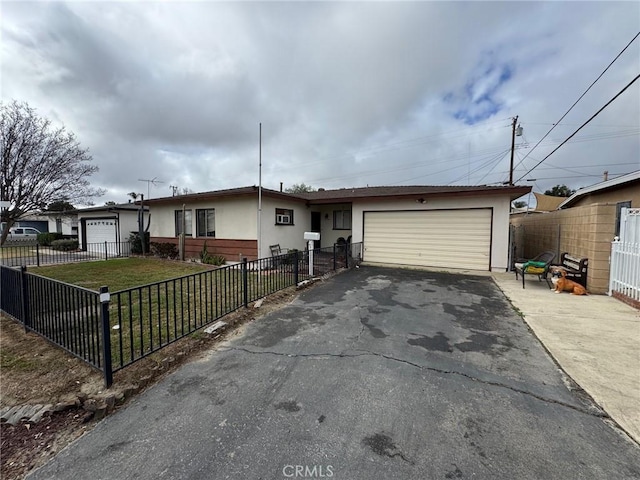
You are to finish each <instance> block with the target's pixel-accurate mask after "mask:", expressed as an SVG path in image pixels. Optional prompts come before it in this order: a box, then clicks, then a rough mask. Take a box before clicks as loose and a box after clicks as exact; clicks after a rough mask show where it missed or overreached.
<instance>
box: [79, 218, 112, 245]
mask: <svg viewBox="0 0 640 480" xmlns="http://www.w3.org/2000/svg"><path fill="white" fill-rule="evenodd" d="M85 225H86V231H87V243H88V244H90V243H104V242H115V241H116V221H115V219H87V221H86V224H85Z"/></svg>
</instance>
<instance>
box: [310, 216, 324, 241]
mask: <svg viewBox="0 0 640 480" xmlns="http://www.w3.org/2000/svg"><path fill="white" fill-rule="evenodd" d="M321 225H322V213H320V212H311V231H312V232H318V233H319V232H320V230H321ZM320 242H322V237H320V240H318V241H316V242H314V245H313V246H314V247H315V248H320Z"/></svg>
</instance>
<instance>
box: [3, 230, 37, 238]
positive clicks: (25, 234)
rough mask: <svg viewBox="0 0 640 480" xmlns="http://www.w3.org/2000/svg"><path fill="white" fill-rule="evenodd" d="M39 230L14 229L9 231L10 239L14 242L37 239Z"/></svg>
mask: <svg viewBox="0 0 640 480" xmlns="http://www.w3.org/2000/svg"><path fill="white" fill-rule="evenodd" d="M39 233H40V231H39V230H37V229H35V228H33V227H13V228H10V229H9V236H8V238H10V239H12V240H23V239H33V240H35V239H37V238H38V234H39Z"/></svg>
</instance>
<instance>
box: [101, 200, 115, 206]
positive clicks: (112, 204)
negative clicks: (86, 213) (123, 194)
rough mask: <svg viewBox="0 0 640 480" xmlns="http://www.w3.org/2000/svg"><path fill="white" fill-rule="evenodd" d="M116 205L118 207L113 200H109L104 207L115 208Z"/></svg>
mask: <svg viewBox="0 0 640 480" xmlns="http://www.w3.org/2000/svg"><path fill="white" fill-rule="evenodd" d="M114 205H117V204H116V202H114V201H113V200H109V201H108V202H104V206H105V207H113V206H114Z"/></svg>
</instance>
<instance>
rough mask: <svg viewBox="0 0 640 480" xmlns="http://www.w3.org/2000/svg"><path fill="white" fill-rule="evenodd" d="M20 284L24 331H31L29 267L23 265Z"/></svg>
mask: <svg viewBox="0 0 640 480" xmlns="http://www.w3.org/2000/svg"><path fill="white" fill-rule="evenodd" d="M20 286H21V290H22V291H21V295H20V296H21V297H22V298H21V299H20V300H21V301H20V313H21V314H22V324H23V325H24V332H25V333H27V332H29V327H30V326H31V322H30V321H29V283H28V282H27V267H26V266H25V265H22V266H21V267H20Z"/></svg>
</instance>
